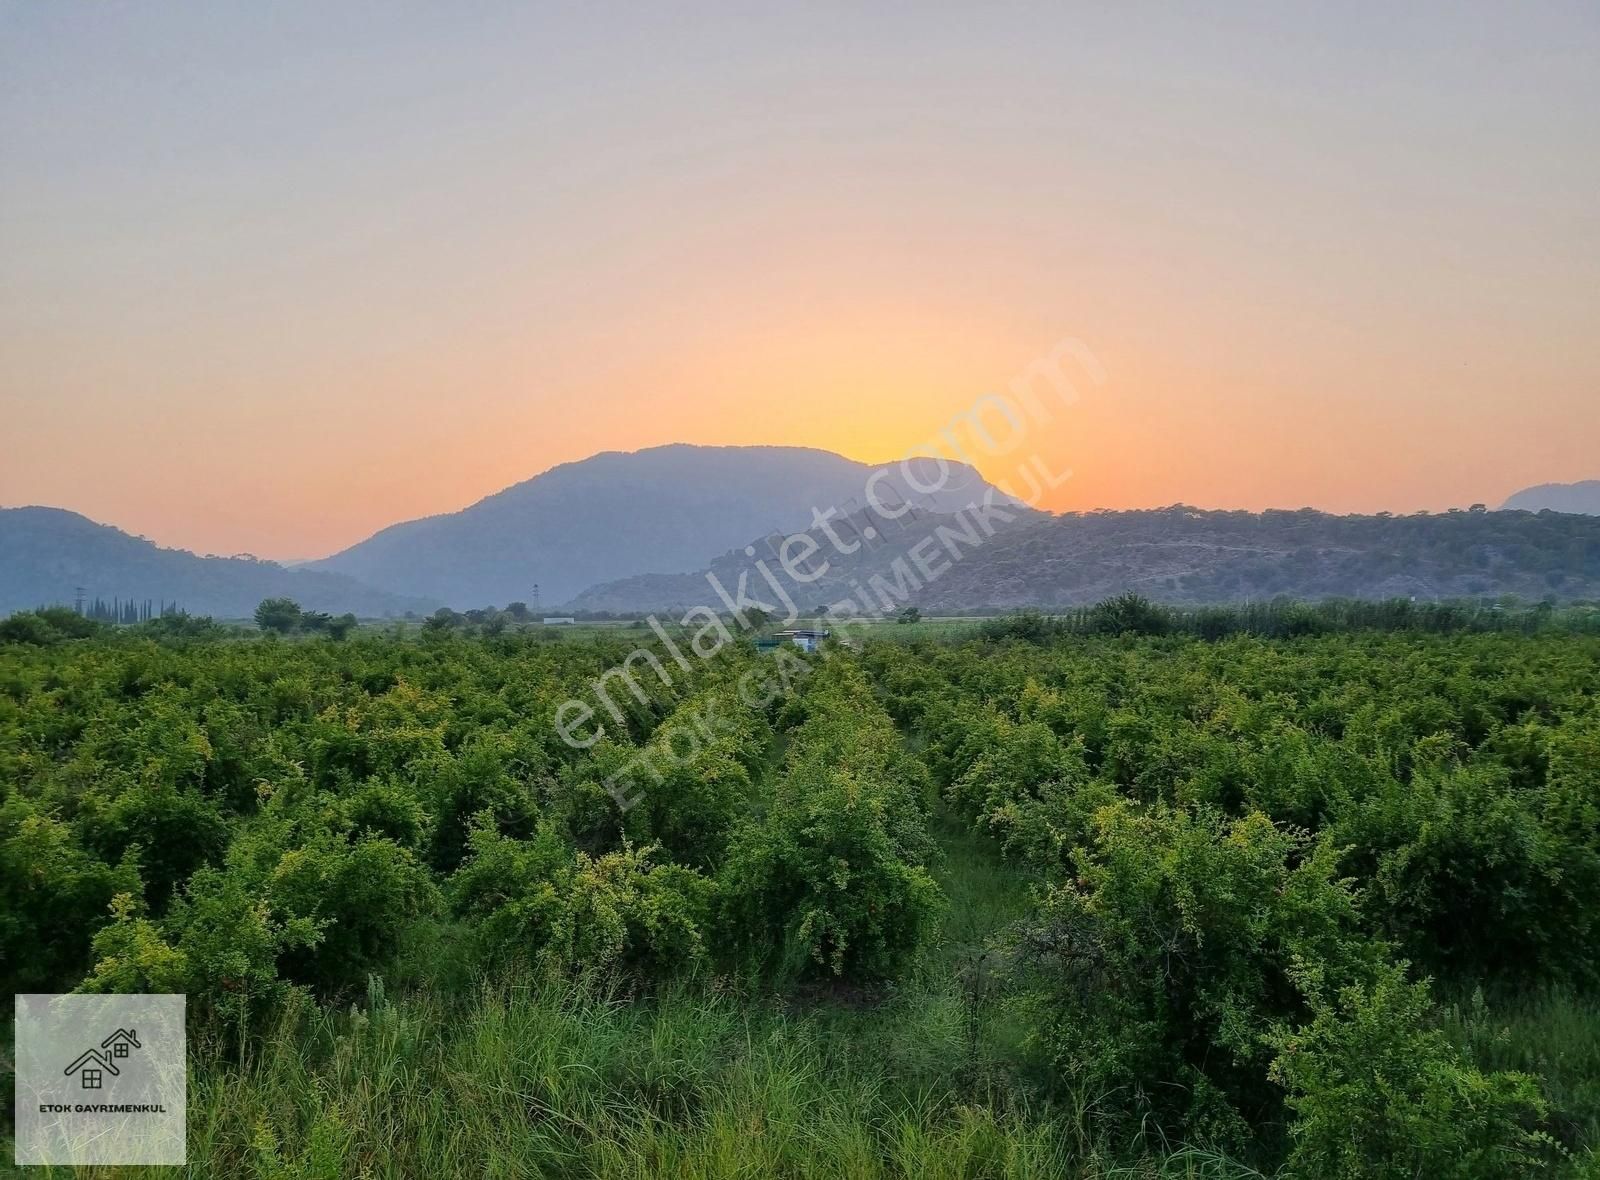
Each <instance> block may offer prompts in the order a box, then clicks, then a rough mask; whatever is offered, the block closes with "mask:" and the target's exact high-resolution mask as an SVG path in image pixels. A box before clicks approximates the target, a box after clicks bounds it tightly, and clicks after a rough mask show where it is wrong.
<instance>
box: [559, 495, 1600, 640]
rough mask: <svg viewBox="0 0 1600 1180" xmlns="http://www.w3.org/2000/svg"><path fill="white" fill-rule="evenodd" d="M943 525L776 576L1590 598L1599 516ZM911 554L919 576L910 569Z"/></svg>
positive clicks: (1308, 513)
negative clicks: (961, 532) (802, 572)
mask: <svg viewBox="0 0 1600 1180" xmlns="http://www.w3.org/2000/svg"><path fill="white" fill-rule="evenodd" d="M957 523H958V522H957V521H956V520H955V519H954V518H950V517H944V516H937V515H931V514H930V515H926V516H924V517H922V518H921V519H919V520H917V521H915V522H913V523H912V524H910V525H909V526H908V527H907V528H905V529H904V530H896V531H886V533H885V537H884V543H882V544H878V545H875V546H868V545H862V546H861V547H860V548H859V549H857V550H855V551H854V552H852V553H849V554H841V553H838V552H836V551H829V550H827V549H823V550H822V552H823V554H824V556H826V557H827V559H828V569H827V571H826V572H825V573H824V574H823V575H822V576H821V577H818V578H815V579H812V580H808V581H805V582H804V583H803V584H799V585H795V584H790V585H788V586H786V593H788V594H789V595H790V597H791V598H792V599H793V600H794V601H795V604H796V605H797V606H798V607H800V608H801V610H802V611H809V610H811V609H814V608H816V607H819V606H826V605H830V604H832V603H833V602H835V601H838V600H841V599H849V598H852V597H856V598H859V597H860V596H861V591H862V588H865V590H866V593H867V594H868V595H869V596H870V597H871V598H872V599H873V600H877V599H879V598H880V590H881V589H882V588H893V587H897V586H898V587H909V593H908V594H906V595H905V597H904V598H903V599H902V600H901V601H903V602H904V603H906V604H911V605H916V606H918V607H920V608H921V609H922V610H924V611H928V612H933V613H946V614H948V613H961V612H964V611H971V610H985V609H1011V608H1016V607H1024V606H1038V607H1045V608H1049V607H1058V606H1059V607H1066V606H1074V605H1081V604H1086V603H1092V602H1097V601H1100V600H1102V599H1105V598H1108V597H1111V596H1112V595H1115V594H1120V593H1123V592H1125V591H1134V592H1136V593H1139V594H1143V595H1145V596H1146V597H1148V598H1151V599H1154V600H1157V601H1161V602H1170V603H1188V604H1201V603H1216V602H1237V601H1241V600H1244V599H1251V598H1270V597H1276V596H1278V595H1287V596H1290V597H1295V598H1332V597H1350V598H1391V597H1403V598H1409V597H1417V598H1421V599H1434V598H1474V597H1482V596H1486V595H1488V596H1497V595H1502V594H1516V595H1519V596H1521V597H1523V598H1527V599H1532V600H1539V599H1543V598H1547V597H1549V598H1556V599H1565V600H1570V599H1600V517H1589V516H1577V515H1554V514H1534V513H1526V512H1482V511H1475V512H1462V511H1454V512H1447V513H1438V514H1431V515H1424V514H1419V515H1416V516H1390V515H1378V516H1334V515H1331V514H1328V513H1324V512H1317V511H1315V510H1313V509H1309V508H1306V509H1300V510H1297V511H1268V512H1260V513H1252V512H1215V511H1205V510H1202V509H1198V508H1190V507H1187V506H1185V505H1176V506H1174V507H1171V508H1162V509H1153V510H1147V511H1120V512H1112V511H1106V512H1091V513H1068V514H1064V515H1060V516H1044V515H1028V516H1025V517H1020V518H1019V519H1017V520H1016V521H1014V522H1012V523H1007V524H1004V525H1003V526H1002V527H998V528H996V529H995V530H994V532H993V534H992V535H988V536H984V537H982V538H980V541H979V543H978V544H975V545H973V544H967V543H960V542H958V543H956V544H954V545H951V544H949V543H947V542H948V541H949V539H950V537H951V536H952V531H953V530H955V528H956V525H957ZM941 530H943V531H942V532H941ZM968 532H969V533H970V530H968ZM759 544H760V543H758V545H759ZM919 547H920V548H919ZM768 548H769V547H768ZM758 552H759V553H760V554H761V556H763V557H765V558H766V559H767V564H768V567H769V569H770V568H775V567H776V566H777V564H778V563H777V562H776V561H774V560H773V559H772V558H771V557H769V556H768V552H767V548H762V549H758ZM919 553H920V554H921V555H922V557H923V559H924V561H923V564H924V566H928V567H931V568H933V569H934V570H935V574H934V576H933V577H931V578H930V577H926V576H925V575H924V574H922V573H921V572H919V570H920V568H921V567H919V566H918V565H917V562H916V560H915V558H916V556H917V554H919ZM930 556H932V557H934V558H936V559H938V560H937V561H934V562H930V561H928V560H927V559H928V558H929V557H930ZM897 562H898V568H897V566H896V563H897ZM753 564H754V559H753V558H750V557H747V556H746V555H745V553H744V551H743V549H731V550H729V551H728V552H726V553H724V554H723V555H722V556H721V557H719V558H717V559H716V560H715V561H713V562H712V563H710V565H709V566H708V567H707V568H706V569H705V570H702V571H699V572H697V573H694V574H679V575H672V576H661V575H654V576H645V577H634V578H629V579H624V580H621V581H617V582H612V583H606V584H602V585H598V586H594V587H591V588H590V589H589V590H587V591H585V592H584V593H583V594H581V595H579V596H578V597H577V598H576V599H575V600H574V601H573V602H572V604H571V606H572V607H573V608H574V609H581V610H591V611H612V612H615V613H619V614H620V613H638V612H645V611H663V612H670V611H673V610H675V609H687V608H689V607H691V606H697V605H702V604H703V605H707V606H712V607H716V606H717V605H718V601H719V596H718V595H717V593H716V591H715V589H714V588H713V587H712V585H711V583H710V581H709V580H708V579H707V574H711V575H713V576H715V577H716V579H717V580H718V581H719V582H720V583H721V584H722V585H724V586H732V585H734V584H735V581H736V580H737V578H738V577H739V575H740V573H741V572H747V571H750V570H751V568H752V567H753ZM941 567H942V568H941ZM907 571H909V572H910V574H911V575H912V579H913V580H914V581H915V583H916V585H914V586H912V585H910V582H908V580H907V577H906V574H907ZM747 581H748V582H749V584H751V585H752V586H754V587H756V589H757V590H758V591H759V590H760V589H761V587H762V585H763V584H764V580H763V579H758V578H756V577H753V576H752V577H749V578H747ZM768 597H769V598H771V597H773V596H772V595H770V594H769V595H768ZM891 597H893V595H892V594H891Z"/></svg>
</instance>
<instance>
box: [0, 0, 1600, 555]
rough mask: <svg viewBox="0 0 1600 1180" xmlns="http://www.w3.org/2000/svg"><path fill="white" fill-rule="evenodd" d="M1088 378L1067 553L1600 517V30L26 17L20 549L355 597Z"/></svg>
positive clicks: (17, 290)
mask: <svg viewBox="0 0 1600 1180" xmlns="http://www.w3.org/2000/svg"><path fill="white" fill-rule="evenodd" d="M1063 340H1073V341H1076V342H1078V344H1079V345H1080V346H1081V347H1082V348H1083V349H1085V350H1087V352H1088V353H1089V354H1090V355H1092V357H1093V358H1094V361H1095V362H1096V365H1097V367H1098V371H1099V372H1100V374H1101V376H1102V377H1103V379H1102V380H1099V381H1097V382H1096V381H1084V382H1081V383H1080V385H1079V393H1080V396H1079V398H1078V400H1077V402H1076V403H1075V404H1074V405H1072V406H1071V407H1070V408H1065V409H1063V410H1062V411H1061V412H1059V413H1055V414H1053V415H1052V416H1051V418H1050V420H1049V421H1048V422H1040V423H1035V424H1031V425H1030V427H1029V437H1028V438H1027V440H1026V442H1025V443H1024V444H1022V448H1023V449H1021V450H1017V451H1014V452H1010V453H1007V454H997V455H988V454H983V453H979V454H975V455H973V457H974V458H976V459H977V460H978V464H979V466H980V468H982V469H983V470H984V471H985V473H986V474H988V475H990V476H991V478H994V479H996V480H999V481H1001V482H1005V483H1008V485H1009V484H1010V483H1011V482H1012V481H1013V480H1014V479H1015V478H1016V476H1015V473H1014V472H1012V471H1011V470H1009V467H1010V465H1012V464H1013V463H1015V462H1016V461H1017V460H1018V457H1019V456H1021V455H1023V454H1026V455H1028V456H1038V458H1039V460H1040V461H1041V462H1043V463H1045V464H1047V465H1048V466H1049V468H1050V470H1051V471H1052V473H1053V474H1055V475H1056V476H1057V477H1058V478H1056V479H1055V480H1054V481H1053V484H1052V486H1051V487H1050V488H1049V490H1048V494H1047V496H1046V498H1045V500H1044V506H1046V507H1049V508H1052V509H1055V510H1062V511H1066V510H1079V509H1089V508H1101V507H1111V508H1119V507H1146V506H1156V505H1165V504H1171V503H1176V502H1180V501H1181V502H1184V503H1189V504H1196V505H1200V506H1203V507H1221V508H1251V509H1260V508H1264V507H1290V508H1294V507H1301V506H1308V505H1309V506H1314V507H1318V508H1323V509H1327V510H1330V511H1338V512H1357V511H1378V510H1389V511H1396V512H1411V511H1417V510H1422V509H1427V510H1433V511H1437V510H1441V509H1444V508H1448V507H1452V506H1460V507H1465V506H1467V505H1470V504H1472V503H1474V502H1480V501H1481V502H1486V503H1489V504H1490V505H1491V506H1493V505H1495V504H1498V503H1499V502H1500V501H1501V500H1503V499H1504V497H1505V496H1506V495H1508V494H1509V493H1511V492H1512V491H1515V490H1517V489H1518V488H1521V487H1524V486H1527V485H1529V484H1535V483H1543V482H1548V481H1565V480H1576V479H1584V478H1595V477H1600V446H1597V444H1600V7H1597V6H1596V5H1594V4H1593V3H1592V2H1586V3H1574V4H1553V5H1547V4H1539V3H1532V4H1505V3H1493V4H1485V3H1470V2H1469V3H1453V4H1448V5H1425V4H1416V5H1410V4H1408V5H1393V4H1388V3H1384V4H1376V3H1372V4H1369V3H1349V4H1338V5H1333V4H1318V5H1303V4H1279V3H1274V4H1259V5H1257V4H1228V5H1214V4H1212V5H1187V6H1186V5H1154V4H1143V3H1129V4H1117V5H1107V4H1103V3H1095V4H1071V3H1051V4H1037V5H1028V4H1005V3H999V4H988V3H985V4H976V3H972V4H963V5H950V4H926V3H924V4H917V5H908V4H898V3H887V2H883V3H874V4H872V5H860V4H838V5H834V4H805V5H781V6H780V5H749V4H693V3H687V4H673V5H657V6H642V5H624V6H611V5H606V4H583V5H570V6H569V5H547V4H527V3H523V4H514V5H513V4H504V5H502V4H492V3H475V4H472V5H460V6H456V5H437V4H429V5H408V4H392V3H383V4H378V3H370V4H369V3H334V4H327V3H317V4H293V3H286V4H273V5H257V4H244V3H238V4H215V5H209V4H208V5H183V6H178V5H164V4H160V3H138V4H132V3H130V4H114V3H70V2H64V3H59V4H33V3H26V2H23V0H0V505H6V506H16V505H21V504H50V505H56V506H61V507H66V508H71V509H74V510H76V511H79V512H82V513H84V514H85V515H88V516H91V517H93V518H95V519H97V520H102V521H106V522H108V523H112V524H116V525H118V526H120V527H123V528H126V529H128V530H129V531H131V532H135V533H139V534H142V535H145V536H148V537H150V538H151V539H152V540H156V541H158V542H160V543H162V544H165V545H174V546H180V547H183V548H189V549H194V550H196V551H197V552H213V553H236V552H251V553H255V554H258V555H261V556H266V557H277V558H300V557H313V556H320V555H323V554H326V553H329V552H332V551H335V550H337V549H339V548H342V547H344V546H346V545H349V544H352V543H354V542H356V541H358V540H361V539H362V538H364V537H365V536H367V535H369V534H370V533H371V532H373V531H375V530H376V529H378V528H381V527H383V526H384V525H387V524H390V523H393V522H395V521H397V520H403V519H408V518H413V517H417V516H423V515H428V514H432V513H437V512H447V511H453V510H455V509H457V508H461V507H464V506H465V505H467V504H469V503H471V502H473V501H475V500H477V499H478V498H480V497H482V496H484V495H487V494H489V493H492V492H494V491H497V490H499V489H500V488H503V487H505V486H507V485H509V484H512V483H515V482H517V481H519V480H522V479H525V478H528V477H529V476H531V475H534V474H536V473H537V472H540V471H542V470H545V469H547V468H549V467H551V466H553V465H555V464H558V463H562V462H567V461H571V460H575V459H580V458H582V457H584V456H586V455H589V454H592V453H594V452H597V451H602V450H632V449H635V448H638V447H644V446H652V445H656V444H661V443H668V442H680V441H682V442H697V443H719V444H720V443H728V444H732V443H740V444H744V443H783V444H795V445H807V446H816V447H823V448H826V449H828V450H834V451H838V452H841V453H844V454H847V455H850V456H852V457H855V458H859V459H863V460H867V461H881V460H885V459H889V458H894V457H897V456H899V455H901V454H904V453H906V452H907V451H908V450H913V449H917V448H919V447H921V446H922V444H924V443H925V442H926V441H927V440H929V439H930V438H934V437H936V436H937V434H938V432H939V431H940V430H941V428H944V427H945V426H946V425H947V424H948V423H949V422H951V421H952V420H955V419H956V416H958V415H960V414H961V413H962V412H963V411H965V410H968V409H969V408H970V407H971V406H972V405H973V404H974V402H975V401H976V400H977V399H979V398H981V397H983V396H984V395H985V394H987V393H991V392H994V391H1003V390H1004V389H1005V388H1006V387H1007V383H1008V382H1009V381H1010V380H1011V379H1012V378H1013V376H1014V375H1015V374H1017V373H1019V372H1022V371H1025V370H1026V369H1027V368H1028V366H1029V365H1031V364H1033V363H1034V362H1035V361H1036V360H1037V358H1040V357H1041V356H1046V355H1049V354H1050V352H1051V350H1052V349H1053V348H1055V347H1056V345H1057V343H1058V342H1060V341H1063ZM1068 472H1070V477H1067V473H1068Z"/></svg>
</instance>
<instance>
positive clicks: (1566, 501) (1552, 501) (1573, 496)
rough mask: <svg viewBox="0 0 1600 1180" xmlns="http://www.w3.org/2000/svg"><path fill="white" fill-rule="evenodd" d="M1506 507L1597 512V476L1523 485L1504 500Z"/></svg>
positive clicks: (1599, 500)
mask: <svg viewBox="0 0 1600 1180" xmlns="http://www.w3.org/2000/svg"><path fill="white" fill-rule="evenodd" d="M1504 507H1505V508H1506V509H1508V510H1520V511H1523V512H1539V511H1544V510H1548V511H1550V512H1580V513H1584V514H1585V515H1588V516H1600V479H1585V480H1581V481H1579V482H1578V483H1542V484H1539V485H1538V486H1537V487H1532V488H1523V489H1522V491H1520V492H1518V493H1516V494H1515V495H1513V496H1512V497H1510V498H1509V499H1508V500H1506V502H1505V505H1504Z"/></svg>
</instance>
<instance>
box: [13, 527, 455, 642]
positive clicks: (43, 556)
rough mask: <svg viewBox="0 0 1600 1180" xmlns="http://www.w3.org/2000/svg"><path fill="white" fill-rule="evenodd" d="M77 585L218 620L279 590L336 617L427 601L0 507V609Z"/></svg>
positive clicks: (69, 596) (423, 605) (27, 604)
mask: <svg viewBox="0 0 1600 1180" xmlns="http://www.w3.org/2000/svg"><path fill="white" fill-rule="evenodd" d="M79 587H82V588H83V589H84V591H85V592H86V596H87V597H88V598H89V599H91V600H93V599H97V598H98V599H103V600H104V601H106V602H108V603H109V602H110V601H111V600H112V599H114V598H120V599H122V600H123V601H127V600H129V599H134V600H137V601H140V602H142V601H144V600H146V599H148V600H150V601H151V602H152V603H158V602H161V601H165V602H167V603H169V604H172V603H175V604H176V605H177V606H179V607H181V608H182V609H184V610H187V611H190V612H191V613H194V614H208V615H216V616H219V617H222V618H245V617H248V616H249V615H250V613H251V612H252V611H254V610H255V608H256V605H257V604H258V603H260V601H261V600H262V599H263V598H273V597H277V596H279V595H283V596H287V597H290V598H293V599H295V600H296V601H297V602H299V603H300V604H302V605H303V606H305V607H307V608H308V609H311V610H321V611H329V612H333V613H336V614H337V613H343V612H345V611H352V612H354V613H355V614H358V615H370V616H378V615H388V614H403V613H404V612H405V611H407V610H431V609H432V606H433V604H430V603H428V602H426V601H423V600H419V599H408V598H402V597H400V596H398V595H395V594H390V593H387V592H385V591H382V590H376V589H374V588H372V587H370V586H366V585H363V584H362V583H360V582H358V581H356V580H354V579H353V578H347V577H344V576H343V575H340V574H330V573H318V572H314V571H308V570H293V569H285V568H284V567H283V566H281V565H278V564H277V563H276V562H271V561H257V560H256V559H254V558H250V557H199V556H197V555H195V554H193V553H189V552H187V551H185V550H182V549H163V548H161V547H160V546H158V545H156V544H154V543H152V542H150V541H147V540H145V539H144V538H143V537H135V536H131V535H129V534H128V533H125V532H123V531H122V530H121V529H117V528H113V527H112V526H110V525H104V524H96V523H95V522H94V521H92V520H90V519H89V518H88V517H86V516H80V515H78V514H77V513H76V512H68V511H66V510H65V509H61V508H0V615H5V614H7V613H9V612H11V611H16V610H28V609H31V608H33V607H36V606H50V605H56V604H62V605H65V604H70V603H72V602H73V601H74V600H75V597H76V595H77V591H78V588H79Z"/></svg>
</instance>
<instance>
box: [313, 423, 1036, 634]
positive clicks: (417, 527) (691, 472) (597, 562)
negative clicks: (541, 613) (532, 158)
mask: <svg viewBox="0 0 1600 1180" xmlns="http://www.w3.org/2000/svg"><path fill="white" fill-rule="evenodd" d="M877 470H879V468H878V467H875V466H874V465H871V464H867V463H861V462H857V461H856V460H854V459H847V458H845V457H844V456H842V455H836V454H834V453H832V452H831V451H821V450H815V449H812V448H809V447H706V446H691V445H688V444H682V443H679V444H673V445H670V446H663V447H650V448H647V449H644V450H640V451H631V452H621V451H606V452H603V453H601V454H598V455H594V456H591V457H590V458H588V459H584V460H581V461H579V462H576V463H566V464H562V465H561V466H559V467H553V468H551V469H550V470H549V471H546V472H544V473H543V474H541V475H537V476H535V477H533V478H532V479H529V480H524V481H523V482H521V483H518V484H515V485H513V486H512V487H509V488H506V489H505V490H504V491H501V492H497V493H496V494H494V495H492V496H488V497H485V498H484V499H482V500H479V501H478V502H477V503H476V504H472V505H470V506H469V507H467V508H463V509H462V510H461V511H459V512H452V513H448V514H444V515H440V516H430V517H425V518H423V519H420V520H412V521H406V522H403V523H401V524H396V525H392V526H390V527H389V528H386V529H384V530H382V531H381V532H379V533H376V534H375V535H373V536H372V537H370V538H368V539H367V540H365V541H362V542H361V543H360V544H357V545H353V546H351V547H350V548H348V549H346V550H344V551H343V552H341V553H336V554H334V555H333V556H332V557H329V558H325V559H324V560H322V561H318V562H313V563H310V564H309V565H307V566H306V567H303V568H306V569H317V570H324V571H329V572H334V573H341V574H346V575H348V576H350V577H354V578H357V579H359V580H361V581H363V582H367V583H369V584H371V585H374V586H383V587H385V588H387V589H390V590H394V591H396V592H399V593H404V594H410V595H416V596H420V597H426V598H431V599H436V600H438V601H440V602H443V603H446V604H448V605H450V606H454V607H458V608H469V607H476V606H484V605H488V604H503V603H506V602H515V601H522V602H528V601H531V599H532V595H533V592H534V586H535V585H537V586H538V587H539V594H540V601H541V602H542V603H544V604H547V605H548V604H554V603H560V602H564V601H566V600H568V599H570V598H572V597H573V596H574V595H577V594H578V593H580V592H581V591H583V590H584V589H586V588H587V587H589V586H592V585H595V584H596V583H601V582H606V581H610V580H613V579H617V578H625V577H631V576H634V575H638V574H643V573H646V572H655V573H662V574H675V573H684V572H689V571H693V570H696V569H699V568H701V567H702V566H703V565H704V564H705V562H706V560H707V559H708V558H709V557H710V556H711V555H713V554H716V553H720V552H722V551H723V550H726V549H730V548H732V547H734V546H742V545H744V544H745V543H746V542H747V541H748V540H749V539H750V538H752V537H756V536H761V535H764V534H765V533H767V532H769V531H773V530H777V531H780V532H794V531H798V530H800V529H803V528H806V527H807V526H809V525H810V524H811V523H812V514H813V512H814V511H821V512H823V513H828V512H830V511H838V512H840V513H845V512H849V511H852V510H857V511H859V510H860V509H861V508H862V507H863V506H864V503H865V497H866V494H867V484H868V482H869V479H870V478H872V477H873V473H874V472H875V471H877ZM884 472H885V473H884V475H882V476H879V477H877V479H876V480H875V481H874V482H873V492H874V494H876V495H877V496H878V497H879V499H880V501H882V502H885V503H894V502H897V501H907V502H912V503H916V504H919V505H922V506H924V507H926V508H929V509H943V510H954V509H956V508H959V507H961V506H962V505H964V504H966V503H968V502H969V501H971V500H974V499H981V498H982V497H983V495H984V494H985V493H986V492H987V493H990V494H997V493H995V492H994V490H993V489H992V488H991V486H990V485H989V484H988V483H987V482H986V481H984V479H983V478H982V477H981V476H980V475H979V474H978V473H977V472H976V471H975V470H973V469H972V468H971V467H968V466H965V465H963V464H959V463H950V464H948V465H947V468H946V470H944V471H943V472H940V471H937V470H935V468H934V467H933V465H932V464H931V463H924V464H921V465H920V466H919V467H917V468H913V469H912V471H911V473H910V474H911V478H910V479H907V477H906V474H905V473H903V472H902V471H901V470H900V468H899V466H898V465H896V466H892V467H887V468H885V469H884ZM919 488H935V489H936V490H933V491H931V492H923V491H919V490H918V489H919ZM1002 498H1003V499H1007V500H1009V497H1002Z"/></svg>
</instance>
